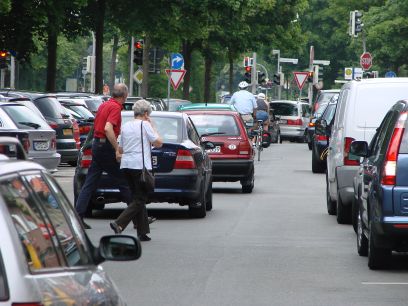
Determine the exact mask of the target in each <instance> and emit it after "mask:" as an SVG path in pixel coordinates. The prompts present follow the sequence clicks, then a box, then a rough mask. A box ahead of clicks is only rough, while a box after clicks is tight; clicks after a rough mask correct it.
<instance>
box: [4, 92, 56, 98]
mask: <svg viewBox="0 0 408 306" xmlns="http://www.w3.org/2000/svg"><path fill="white" fill-rule="evenodd" d="M2 94H4V93H2ZM7 94H15V95H20V97H21V98H23V97H27V98H29V99H31V100H36V99H40V98H44V97H52V98H56V97H57V96H56V95H55V94H52V93H44V92H33V91H27V92H26V91H8V92H7Z"/></svg>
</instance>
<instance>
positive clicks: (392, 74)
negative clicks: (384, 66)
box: [385, 71, 397, 78]
mask: <svg viewBox="0 0 408 306" xmlns="http://www.w3.org/2000/svg"><path fill="white" fill-rule="evenodd" d="M385 77H386V78H396V77H397V74H396V73H395V72H394V71H387V72H386V73H385Z"/></svg>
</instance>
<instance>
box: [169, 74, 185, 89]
mask: <svg viewBox="0 0 408 306" xmlns="http://www.w3.org/2000/svg"><path fill="white" fill-rule="evenodd" d="M166 73H167V75H168V76H169V75H170V69H166ZM185 74H186V70H184V69H172V70H171V79H170V82H171V85H172V86H173V89H174V90H177V88H178V87H179V86H180V83H181V81H182V80H183V78H184V75H185Z"/></svg>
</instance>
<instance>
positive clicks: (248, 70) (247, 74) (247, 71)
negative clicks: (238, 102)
mask: <svg viewBox="0 0 408 306" xmlns="http://www.w3.org/2000/svg"><path fill="white" fill-rule="evenodd" d="M251 70H252V67H251V66H246V67H245V74H244V79H245V81H246V82H247V83H249V84H250V83H251V81H252V76H251Z"/></svg>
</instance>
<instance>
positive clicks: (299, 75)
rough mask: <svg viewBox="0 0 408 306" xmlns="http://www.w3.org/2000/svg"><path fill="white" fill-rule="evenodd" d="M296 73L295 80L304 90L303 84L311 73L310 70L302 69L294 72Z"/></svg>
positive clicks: (300, 88)
mask: <svg viewBox="0 0 408 306" xmlns="http://www.w3.org/2000/svg"><path fill="white" fill-rule="evenodd" d="M293 74H294V75H295V81H296V84H297V86H298V87H299V90H302V88H303V85H305V83H306V80H307V77H308V75H309V72H307V71H301V72H294V73H293Z"/></svg>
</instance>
